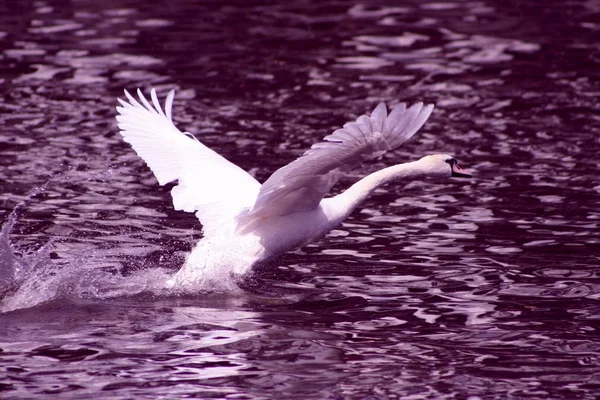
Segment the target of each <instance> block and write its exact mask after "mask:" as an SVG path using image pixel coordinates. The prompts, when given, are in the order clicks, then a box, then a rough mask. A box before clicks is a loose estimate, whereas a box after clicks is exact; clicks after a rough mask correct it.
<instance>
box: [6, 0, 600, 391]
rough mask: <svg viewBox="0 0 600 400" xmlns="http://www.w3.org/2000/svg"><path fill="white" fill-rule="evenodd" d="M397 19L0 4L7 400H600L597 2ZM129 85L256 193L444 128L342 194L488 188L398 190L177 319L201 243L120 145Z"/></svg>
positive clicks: (203, 5) (323, 10)
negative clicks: (394, 128) (372, 148)
mask: <svg viewBox="0 0 600 400" xmlns="http://www.w3.org/2000/svg"><path fill="white" fill-rule="evenodd" d="M386 3H387V4H386ZM398 3H401V5H396V2H384V1H372V2H363V3H354V2H351V1H335V2H322V3H321V2H308V1H301V0H293V1H289V2H280V3H278V2H261V1H244V2H242V1H239V2H236V1H232V2H226V1H219V2H212V1H202V2H197V1H191V0H184V1H177V2H167V1H157V2H147V1H140V0H125V1H123V0H120V1H116V0H106V1H103V2H96V1H89V0H81V1H66V0H54V1H53V0H48V1H35V2H33V1H27V0H21V1H19V2H8V1H7V2H3V3H0V51H1V53H0V87H1V88H2V90H1V92H0V93H1V96H2V101H1V103H0V122H1V126H2V129H1V130H0V166H1V168H0V185H1V188H2V190H1V191H0V222H1V223H2V231H1V233H0V298H1V300H0V309H1V310H2V313H1V314H0V397H2V398H3V399H4V398H6V399H23V398H28V399H34V398H44V399H46V398H64V399H84V398H91V397H93V396H95V397H99V398H110V399H131V398H135V399H156V398H231V399H233V398H236V399H271V398H273V399H286V398H297V399H367V398H370V399H396V398H397V399H400V398H402V399H467V398H468V399H471V400H476V399H522V398H527V399H566V398H568V399H595V398H596V396H597V394H598V393H600V335H599V334H598V326H599V323H598V322H599V321H598V320H599V319H600V303H599V300H600V279H599V276H598V275H599V271H600V268H599V266H600V250H599V249H600V246H599V244H600V229H599V226H600V201H599V200H600V174H599V167H598V161H597V155H598V154H599V149H600V146H599V144H600V117H599V116H600V84H599V82H600V79H599V78H600V3H598V2H597V1H593V0H590V1H587V2H572V1H566V0H561V1H546V2H543V3H540V2H521V1H491V0H490V1H485V0H484V1H464V2H459V1H450V2H431V1H405V2H398ZM392 4H394V5H392ZM137 87H141V88H142V89H144V90H149V88H150V87H156V88H158V91H159V93H160V94H161V96H164V95H165V94H166V92H167V91H168V90H170V89H172V88H175V89H177V90H178V92H177V98H176V101H175V107H174V119H175V122H176V124H177V125H178V127H180V128H181V129H182V130H187V131H190V132H193V133H194V134H195V135H196V136H197V137H198V138H199V139H200V140H202V141H203V142H204V143H205V144H206V145H208V146H209V147H211V148H213V149H215V150H216V151H218V152H219V153H220V154H222V155H224V156H225V157H226V158H228V159H229V160H231V161H233V162H234V163H236V164H238V165H240V166H241V167H243V168H244V169H246V170H248V171H250V172H251V173H252V174H253V175H254V176H256V177H257V178H258V179H259V180H261V181H262V180H264V179H266V178H267V177H268V176H269V175H270V174H271V173H272V172H273V171H275V170H276V169H277V168H279V167H281V166H283V165H285V164H286V163H288V162H290V161H292V160H293V159H294V158H295V157H297V156H298V155H299V154H301V153H302V151H303V150H304V149H306V148H308V147H309V146H310V145H311V144H312V143H314V142H315V141H317V140H319V139H321V138H322V137H323V136H325V135H327V134H329V133H330V132H331V131H332V130H334V129H336V128H338V127H339V126H341V125H342V124H343V123H344V122H346V121H349V120H352V119H353V118H355V117H356V116H357V115H359V114H361V113H364V112H367V111H369V110H371V109H372V108H373V107H374V106H375V105H376V104H377V103H378V102H379V101H385V102H387V103H388V104H393V103H397V102H399V101H407V102H409V103H412V102H416V101H424V102H431V103H435V104H436V109H435V111H434V113H433V115H432V117H431V118H430V120H429V122H428V123H427V124H426V125H425V127H424V129H423V130H422V131H421V132H420V133H419V134H417V136H416V137H415V138H413V139H412V140H411V141H410V142H408V143H406V144H405V145H404V146H402V147H401V148H400V149H399V150H397V151H395V152H393V153H391V154H387V155H386V156H385V157H384V158H383V159H381V160H379V161H376V162H374V163H371V164H369V165H365V166H363V167H361V168H360V169H359V170H357V171H353V172H352V173H351V175H350V176H349V177H348V178H347V179H345V180H344V181H343V182H342V184H341V185H340V186H339V187H337V188H336V190H343V189H344V188H345V187H347V186H348V185H349V184H350V183H352V182H354V181H355V180H357V179H358V178H360V177H361V176H363V175H364V174H365V173H368V172H371V171H374V170H376V169H379V168H382V167H384V166H388V165H392V164H394V163H398V162H405V161H410V160H414V159H417V158H420V157H421V155H423V154H427V153H434V152H444V153H449V154H453V155H454V156H456V157H457V158H458V159H459V160H460V161H461V164H462V166H463V167H466V168H468V169H469V170H470V171H472V172H473V173H474V175H475V178H474V179H471V180H469V181H464V180H463V181H461V180H448V181H443V182H440V181H434V180H428V181H421V182H406V183H401V184H395V185H388V186H386V187H385V188H383V189H382V190H379V191H378V192H377V193H376V194H375V195H374V196H372V198H371V199H370V200H369V201H368V202H367V203H365V204H364V207H363V208H362V209H361V210H358V211H356V212H354V213H353V214H352V216H351V217H350V218H349V219H348V220H347V221H346V222H345V223H344V224H343V225H342V226H340V227H339V228H338V229H336V230H334V231H333V232H332V234H331V235H329V236H328V237H327V238H325V239H323V240H321V241H319V242H316V243H313V244H311V245H309V246H308V247H306V248H303V249H301V250H298V251H295V252H292V253H289V254H287V255H285V256H284V257H282V258H280V259H278V260H276V261H274V262H272V263H271V264H270V265H268V266H267V267H265V268H263V269H261V270H260V271H258V272H257V273H256V274H255V275H254V276H253V279H252V280H250V281H249V282H246V284H245V286H244V287H243V290H241V291H237V292H235V293H198V295H195V296H177V295H175V294H173V293H169V292H168V291H165V290H163V289H162V286H161V285H160V282H163V281H164V279H165V278H166V277H167V276H169V275H171V274H172V273H174V272H175V271H176V270H177V269H178V268H179V266H181V264H182V263H183V261H184V258H185V255H186V254H187V252H189V250H190V249H191V247H192V246H193V245H194V244H195V243H196V241H197V240H198V239H199V238H200V237H201V234H200V228H201V226H200V225H199V224H198V222H197V220H196V218H195V217H194V216H193V215H192V214H187V213H183V212H176V211H174V210H173V209H172V205H171V198H170V195H169V190H170V188H169V187H159V186H158V184H157V182H156V180H155V178H154V177H153V175H152V173H151V172H150V171H149V169H148V168H147V167H146V166H145V165H144V163H143V162H142V161H141V160H140V159H139V158H138V157H137V156H136V155H135V153H134V152H133V150H132V149H131V148H130V147H129V146H128V145H127V144H126V143H124V142H123V141H122V140H121V137H120V135H119V134H118V129H117V126H116V121H115V118H114V117H115V113H116V112H115V106H116V104H117V103H116V97H118V96H122V91H123V89H125V88H127V89H130V90H133V89H135V88H137Z"/></svg>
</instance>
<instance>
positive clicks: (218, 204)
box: [116, 89, 471, 291]
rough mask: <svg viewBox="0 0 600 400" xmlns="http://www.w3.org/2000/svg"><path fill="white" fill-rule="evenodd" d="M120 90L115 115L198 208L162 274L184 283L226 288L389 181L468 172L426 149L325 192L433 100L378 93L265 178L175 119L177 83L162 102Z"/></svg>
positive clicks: (182, 206)
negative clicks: (184, 246)
mask: <svg viewBox="0 0 600 400" xmlns="http://www.w3.org/2000/svg"><path fill="white" fill-rule="evenodd" d="M124 93H125V98H126V99H125V100H123V99H121V98H118V99H117V100H118V102H119V105H118V106H117V117H116V119H117V124H118V127H119V129H120V134H121V135H122V137H123V140H124V141H125V142H127V143H129V144H130V145H131V146H132V148H133V150H134V151H135V152H136V153H137V155H138V156H139V157H141V158H142V159H143V160H144V161H145V163H146V164H147V166H148V167H149V168H150V170H151V171H152V172H153V173H154V175H155V177H156V179H157V180H158V183H159V185H161V186H163V185H166V184H168V183H171V182H174V183H175V185H174V186H173V188H172V189H171V196H172V199H173V206H174V208H175V209H176V210H182V211H186V212H191V213H195V215H196V217H197V218H198V219H199V220H200V223H201V224H202V234H203V236H202V238H201V239H200V240H199V242H198V243H197V244H196V245H195V246H194V247H193V249H192V251H191V252H190V253H189V254H188V255H187V258H186V261H185V263H184V264H183V266H182V267H181V268H180V269H179V270H178V271H177V272H176V273H175V274H174V275H172V276H170V277H169V278H168V279H167V281H166V282H165V286H166V287H168V288H179V289H182V290H190V291H194V290H211V289H214V290H217V289H223V290H227V289H230V288H231V287H234V286H235V285H236V282H239V280H240V279H243V278H244V277H246V276H249V275H251V272H252V270H253V268H254V267H255V266H257V265H263V264H267V263H269V262H271V261H272V260H273V259H275V258H276V257H277V256H280V255H282V254H283V253H286V252H288V251H290V250H293V249H297V248H301V247H303V246H305V245H307V244H309V243H311V242H313V241H315V240H317V239H320V238H322V237H324V236H325V235H326V234H327V233H328V232H329V231H331V230H332V229H334V228H335V227H337V226H338V225H340V224H341V223H342V222H343V221H344V220H345V219H346V218H347V217H348V216H349V215H350V214H351V213H352V211H353V210H355V209H356V208H357V207H359V206H360V205H361V204H362V203H363V201H365V199H366V198H367V197H368V196H369V195H370V194H371V193H373V191H374V190H376V189H377V188H379V187H380V186H382V185H384V184H386V183H389V182H392V181H397V180H401V181H406V180H415V179H422V178H425V177H437V178H450V177H461V178H469V177H471V174H470V173H469V172H467V171H465V170H464V169H462V168H461V167H460V166H459V164H458V161H457V160H456V159H455V158H454V157H453V156H450V155H447V154H433V155H426V156H424V157H422V158H420V159H418V160H416V161H411V162H406V163H401V164H396V165H393V166H389V167H386V168H383V169H381V170H378V171H376V172H373V173H371V174H369V175H367V176H365V177H364V178H362V179H360V180H359V181H358V182H356V183H354V184H353V185H351V186H350V187H349V188H348V189H346V190H345V191H343V192H341V193H340V194H338V195H335V196H330V197H326V196H327V194H328V192H329V191H330V189H331V188H332V187H333V186H334V185H335V184H336V183H337V182H338V181H339V180H340V178H342V177H343V176H345V175H346V174H347V173H348V172H349V171H351V170H352V169H353V168H355V167H357V166H359V165H360V164H362V163H363V162H366V161H369V160H373V159H376V158H378V157H380V156H382V155H383V154H384V153H386V152H388V151H392V150H394V149H396V148H398V147H399V146H400V145H402V144H403V143H404V142H406V141H407V140H408V139H410V138H411V137H412V136H413V135H414V134H415V133H416V132H417V131H418V130H419V129H420V128H421V127H422V126H423V124H424V123H425V122H426V121H427V119H428V118H429V116H430V115H431V113H432V111H433V108H434V106H433V104H429V105H424V104H423V103H421V102H419V103H416V104H413V105H412V106H410V107H407V106H406V103H399V104H397V105H396V106H394V107H393V108H391V110H390V112H389V113H388V109H387V107H386V105H385V103H383V102H382V103H379V104H378V105H377V106H376V107H375V109H374V110H373V111H372V112H371V114H370V116H367V115H361V116H360V117H358V118H357V119H356V121H355V122H349V123H346V124H345V125H343V127H342V128H340V129H337V130H335V131H334V132H333V133H332V134H330V135H328V136H325V137H324V138H323V140H322V141H319V142H317V143H315V144H313V145H312V146H311V147H310V148H309V149H308V150H306V151H305V152H304V153H303V154H302V155H301V156H300V157H299V158H297V159H296V160H294V161H292V162H291V163H289V164H288V165H285V166H283V167H282V168H279V169H278V170H276V171H275V172H274V173H273V174H272V175H271V176H270V177H269V178H268V179H267V180H266V181H265V182H264V183H262V184H261V183H259V182H258V181H257V180H256V179H255V178H254V177H253V176H252V175H250V174H249V173H248V172H246V171H244V170H243V169H242V168H240V167H238V166H237V165H235V164H233V163H232V162H230V161H228V160H227V159H226V158H224V157H223V156H221V155H220V154H218V153H217V152H215V151H214V150H212V149H210V148H209V147H207V146H206V145H205V144H203V143H202V142H200V141H199V140H198V139H197V138H196V137H195V136H194V135H192V134H191V133H189V132H182V131H181V130H179V129H178V128H177V127H176V126H175V124H174V123H173V119H172V107H173V101H174V97H175V91H174V90H171V91H170V92H169V93H168V95H167V97H166V100H165V103H164V108H163V107H162V106H161V104H160V102H159V98H158V95H157V93H156V90H155V89H152V90H151V92H150V100H148V99H147V98H146V97H145V96H144V94H143V93H142V91H141V90H140V89H138V90H137V97H138V98H137V99H136V98H135V97H134V96H133V95H131V94H130V93H129V92H128V91H127V90H125V91H124Z"/></svg>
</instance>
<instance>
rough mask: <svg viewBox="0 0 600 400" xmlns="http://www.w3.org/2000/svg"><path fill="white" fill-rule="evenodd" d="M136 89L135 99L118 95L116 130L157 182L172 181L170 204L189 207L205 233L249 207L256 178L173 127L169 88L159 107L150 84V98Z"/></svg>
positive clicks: (162, 183)
mask: <svg viewBox="0 0 600 400" xmlns="http://www.w3.org/2000/svg"><path fill="white" fill-rule="evenodd" d="M137 94H138V98H139V101H138V99H136V98H134V97H133V96H132V95H131V94H130V93H129V92H127V91H125V96H126V98H127V101H125V100H121V99H118V101H119V103H120V106H117V111H118V115H117V122H118V125H119V128H120V133H121V135H123V138H124V140H125V141H126V142H127V143H129V144H131V146H132V147H133V149H134V150H135V152H136V153H137V154H138V155H139V156H140V157H141V158H142V159H144V161H145V162H146V164H147V165H148V167H149V168H150V169H151V170H152V172H153V173H154V175H155V176H156V179H157V180H158V183H159V184H160V185H161V186H162V185H165V184H167V183H169V182H172V181H177V185H176V186H174V187H173V189H172V190H171V195H172V197H173V206H174V207H175V209H176V210H183V211H187V212H195V213H196V216H197V217H198V219H200V222H202V224H203V227H204V231H205V233H207V232H208V231H210V230H211V229H213V228H216V227H217V226H218V225H219V224H221V223H223V221H224V220H225V219H226V218H229V219H230V220H231V221H232V222H233V221H234V217H235V216H236V215H237V214H238V213H239V212H240V211H241V210H243V209H244V208H249V207H252V205H253V204H254V201H255V200H256V196H257V194H258V191H259V189H260V184H259V183H258V182H257V181H256V180H255V179H254V178H253V177H252V176H250V175H249V174H248V173H247V172H245V171H244V170H242V169H241V168H239V167H238V166H236V165H235V164H232V163H231V162H229V161H227V160H226V159H225V158H224V157H222V156H221V155H219V154H218V153H216V152H215V151H213V150H211V149H209V148H208V147H206V146H205V145H203V144H202V143H200V142H199V141H198V140H196V139H195V138H193V136H192V137H190V136H191V134H189V133H187V132H185V133H183V132H181V131H180V130H179V129H177V127H175V125H174V124H173V121H172V118H171V115H172V107H173V99H174V96H175V93H174V91H170V92H169V94H168V96H167V99H166V102H165V109H164V111H163V109H162V108H161V105H160V102H159V101H158V96H157V95H156V91H155V90H154V89H152V91H151V96H150V97H151V100H152V103H150V102H149V101H148V100H147V99H146V97H144V95H143V93H142V92H141V91H140V90H139V89H138V91H137Z"/></svg>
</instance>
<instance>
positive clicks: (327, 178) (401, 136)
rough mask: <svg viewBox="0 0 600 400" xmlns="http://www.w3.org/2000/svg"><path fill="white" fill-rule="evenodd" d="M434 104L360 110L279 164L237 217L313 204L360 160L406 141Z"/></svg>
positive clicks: (243, 220) (280, 212) (271, 213)
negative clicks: (364, 112)
mask: <svg viewBox="0 0 600 400" xmlns="http://www.w3.org/2000/svg"><path fill="white" fill-rule="evenodd" d="M432 111H433V105H432V104H430V105H427V106H423V103H417V104H414V105H413V106H412V107H410V108H408V109H407V108H406V104H404V103H401V104H398V105H397V106H395V107H394V108H393V109H392V111H391V112H390V114H389V115H388V113H387V108H386V106H385V104H384V103H380V104H379V105H378V106H377V107H375V109H374V110H373V112H372V113H371V116H370V117H368V116H366V115H361V116H360V117H358V119H357V120H356V122H351V123H347V124H345V125H344V127H343V128H342V129H338V130H336V131H335V132H333V133H332V134H331V135H329V136H326V137H325V138H324V139H323V141H322V142H319V143H316V144H314V145H313V146H312V147H311V148H310V149H309V150H307V151H306V152H305V153H304V154H303V155H302V156H301V157H300V158H298V159H296V160H295V161H293V162H291V163H290V164H288V165H286V166H285V167H283V168H280V169H278V170H277V171H275V173H273V175H271V176H270V177H269V179H267V181H266V182H265V183H264V184H263V185H262V187H261V189H260V192H259V194H258V198H257V200H256V203H255V204H254V207H253V208H252V210H250V211H249V212H247V213H245V214H244V215H242V216H240V218H239V223H240V225H239V226H242V225H245V224H247V223H249V222H250V221H252V220H256V219H260V218H264V217H268V216H275V215H287V214H291V213H294V212H299V211H308V210H312V209H315V208H316V207H317V206H318V204H319V202H320V201H321V200H322V199H323V197H324V196H325V195H326V194H327V193H328V192H329V190H330V189H331V188H332V186H333V185H334V184H335V183H336V182H337V181H338V180H339V179H340V178H341V177H342V176H344V175H345V174H346V173H348V171H350V170H351V169H353V168H355V167H356V166H358V165H359V164H361V163H362V162H363V161H367V160H371V159H374V158H376V157H378V156H380V155H382V154H384V153H385V152H387V151H389V150H393V149H395V148H396V147H398V146H400V145H401V144H402V143H404V142H405V141H407V140H408V139H409V138H410V137H411V136H412V135H414V134H415V133H416V132H417V131H418V130H419V129H420V128H421V126H423V124H424V123H425V121H426V120H427V118H429V115H430V114H431V112H432Z"/></svg>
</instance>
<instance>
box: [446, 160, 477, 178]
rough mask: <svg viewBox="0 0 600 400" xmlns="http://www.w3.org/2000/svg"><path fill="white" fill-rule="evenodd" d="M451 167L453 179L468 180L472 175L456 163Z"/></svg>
mask: <svg viewBox="0 0 600 400" xmlns="http://www.w3.org/2000/svg"><path fill="white" fill-rule="evenodd" d="M450 166H451V167H452V176H453V177H455V178H470V177H471V176H472V175H471V174H470V173H468V172H467V171H465V170H464V169H462V168H461V167H459V166H458V163H454V164H451V165H450Z"/></svg>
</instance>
